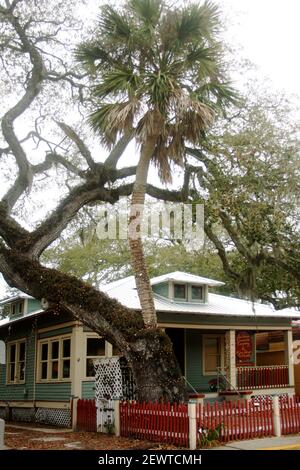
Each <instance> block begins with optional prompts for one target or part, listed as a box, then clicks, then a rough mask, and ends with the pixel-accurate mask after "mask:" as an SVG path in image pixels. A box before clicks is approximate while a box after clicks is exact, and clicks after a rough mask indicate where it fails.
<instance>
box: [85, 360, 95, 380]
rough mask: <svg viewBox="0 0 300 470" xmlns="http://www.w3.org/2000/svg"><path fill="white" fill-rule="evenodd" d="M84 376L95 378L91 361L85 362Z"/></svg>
mask: <svg viewBox="0 0 300 470" xmlns="http://www.w3.org/2000/svg"><path fill="white" fill-rule="evenodd" d="M86 376H87V377H95V368H94V364H93V359H87V360H86Z"/></svg>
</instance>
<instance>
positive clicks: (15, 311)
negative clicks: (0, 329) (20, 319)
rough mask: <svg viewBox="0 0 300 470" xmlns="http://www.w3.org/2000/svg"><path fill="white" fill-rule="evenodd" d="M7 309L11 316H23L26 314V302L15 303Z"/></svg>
mask: <svg viewBox="0 0 300 470" xmlns="http://www.w3.org/2000/svg"><path fill="white" fill-rule="evenodd" d="M7 309H8V313H9V314H10V315H11V316H14V315H22V314H23V312H24V302H23V301H20V302H14V303H12V304H8V306H7Z"/></svg>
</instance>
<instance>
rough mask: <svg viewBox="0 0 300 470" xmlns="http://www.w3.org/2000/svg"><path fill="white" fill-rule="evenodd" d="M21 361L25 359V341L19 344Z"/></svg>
mask: <svg viewBox="0 0 300 470" xmlns="http://www.w3.org/2000/svg"><path fill="white" fill-rule="evenodd" d="M19 361H25V343H20V344H19Z"/></svg>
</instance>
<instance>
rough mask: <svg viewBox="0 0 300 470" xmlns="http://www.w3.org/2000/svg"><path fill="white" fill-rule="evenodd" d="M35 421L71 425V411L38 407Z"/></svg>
mask: <svg viewBox="0 0 300 470" xmlns="http://www.w3.org/2000/svg"><path fill="white" fill-rule="evenodd" d="M35 420H36V422H37V423H45V424H53V425H55V426H61V427H69V426H71V411H70V410H69V409H60V408H38V409H37V411H36V414H35Z"/></svg>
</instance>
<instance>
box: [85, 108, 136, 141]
mask: <svg viewBox="0 0 300 470" xmlns="http://www.w3.org/2000/svg"><path fill="white" fill-rule="evenodd" d="M139 105H140V103H139V102H138V101H137V100H136V99H132V100H130V101H125V102H123V103H102V104H101V105H100V106H99V108H98V109H97V111H95V112H94V113H92V114H91V115H90V116H89V123H90V125H91V127H92V129H93V130H94V131H95V132H97V133H98V134H100V136H101V138H102V143H103V144H104V145H105V146H106V147H108V148H111V147H112V146H113V145H114V144H115V142H116V140H117V137H118V135H119V134H122V133H123V132H124V131H126V130H128V129H130V128H132V124H133V118H134V115H135V113H136V112H137V110H138V108H139Z"/></svg>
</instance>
